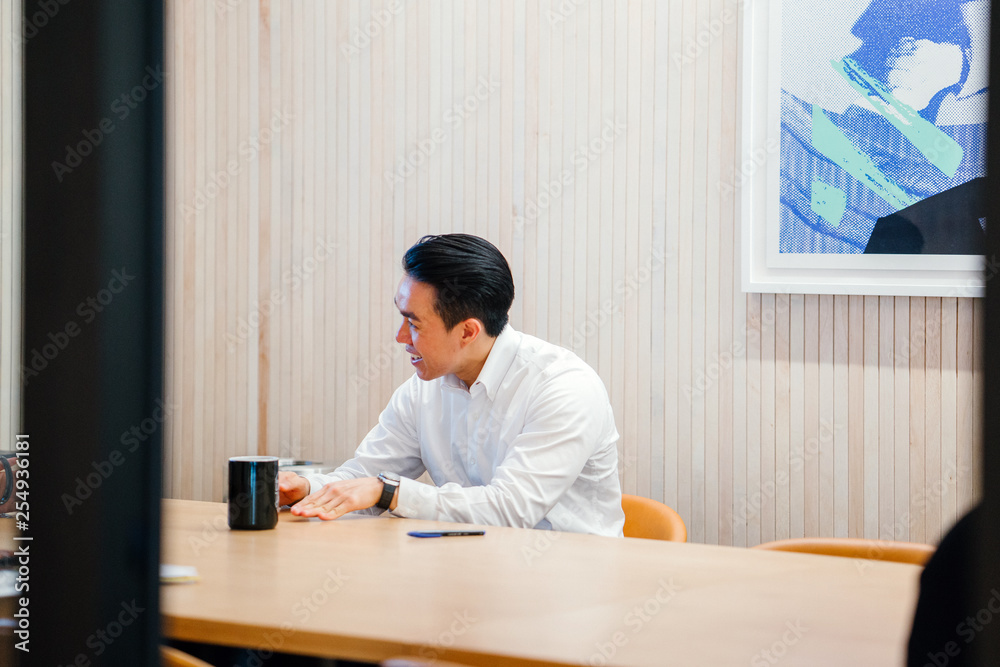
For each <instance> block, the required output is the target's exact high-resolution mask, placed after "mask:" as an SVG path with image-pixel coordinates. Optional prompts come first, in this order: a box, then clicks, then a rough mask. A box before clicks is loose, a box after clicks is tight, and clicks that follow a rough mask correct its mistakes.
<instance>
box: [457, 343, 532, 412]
mask: <svg viewBox="0 0 1000 667" xmlns="http://www.w3.org/2000/svg"><path fill="white" fill-rule="evenodd" d="M520 345H521V336H520V334H519V333H518V332H517V331H515V330H514V329H513V327H511V326H510V325H509V324H508V325H507V326H505V327H504V328H503V331H501V332H500V335H499V336H497V339H496V340H495V341H494V342H493V348H492V349H491V350H490V353H489V355H488V356H487V357H486V363H484V364H483V369H482V370H481V371H479V377H477V378H476V381H475V382H473V383H472V386H471V387H469V390H468V391H469V393H470V394H471V393H474V392H475V391H476V390H475V387H476V386H477V385H482V389H483V390H484V391H486V394H487V395H488V396H489V397H490V400H491V401H492V400H495V399H496V394H497V389H498V388H499V387H500V383H501V382H503V379H504V377H505V376H506V375H507V370H508V369H509V368H510V365H511V363H512V362H513V361H514V356H515V355H516V354H517V348H518V347H520ZM444 383H445V384H446V385H447V386H449V387H456V388H463V389H464V388H465V387H464V384H463V382H462V381H461V380H459V379H458V377H457V376H455V375H454V374H449V375H448V376H446V377H445V378H444Z"/></svg>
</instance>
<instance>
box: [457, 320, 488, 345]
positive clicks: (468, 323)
mask: <svg viewBox="0 0 1000 667" xmlns="http://www.w3.org/2000/svg"><path fill="white" fill-rule="evenodd" d="M458 326H459V327H461V331H462V338H461V340H460V344H461V346H462V347H466V346H467V345H471V344H472V343H474V342H475V341H476V340H477V339H478V338H479V336H480V335H481V334H482V333H483V331H485V329H486V328H485V327H484V326H483V323H482V322H480V321H479V320H477V319H476V318H475V317H470V318H469V319H467V320H465V321H464V322H462V323H460V324H459V325H458Z"/></svg>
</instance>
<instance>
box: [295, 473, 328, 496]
mask: <svg viewBox="0 0 1000 667" xmlns="http://www.w3.org/2000/svg"><path fill="white" fill-rule="evenodd" d="M302 477H305V478H306V481H307V482H309V493H308V494H306V495H310V496H311V495H312V494H314V493H316V492H317V491H319V490H320V489H322V488H323V486H324V485H325V484H326V483H327V482H330V481H332V480H330V479H328V478H327V477H326V475H323V476H318V475H302Z"/></svg>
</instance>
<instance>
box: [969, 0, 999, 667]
mask: <svg viewBox="0 0 1000 667" xmlns="http://www.w3.org/2000/svg"><path fill="white" fill-rule="evenodd" d="M997 35H1000V12H998V11H997V8H996V6H994V7H993V11H992V17H991V29H990V90H991V91H996V90H998V85H1000V66H998V61H1000V49H998V48H997V47H996V39H995V37H996V36H997ZM988 148H989V150H988V158H987V159H988V162H987V177H988V178H989V192H988V198H989V210H988V214H987V217H986V257H987V258H988V259H989V260H990V264H991V265H993V264H995V262H996V261H997V259H998V258H1000V104H997V98H996V93H995V92H993V95H992V96H991V99H990V111H989V144H988ZM988 275H989V274H988ZM998 283H1000V281H998V279H997V278H996V276H994V277H993V278H992V279H991V280H989V281H988V282H987V283H986V304H985V308H984V309H983V310H984V312H985V320H986V321H985V323H984V327H985V329H984V332H985V335H984V336H983V347H984V350H983V360H984V364H985V376H984V386H983V410H984V415H983V420H984V423H983V462H984V466H983V467H984V476H985V478H984V480H983V501H982V503H983V504H982V510H983V511H982V512H980V515H981V516H980V522H979V526H977V530H976V533H977V540H976V541H977V544H975V545H974V549H975V554H976V557H977V561H978V562H977V563H975V566H976V567H975V569H974V572H975V575H976V577H975V580H974V581H975V585H974V586H973V598H972V600H970V604H968V605H967V608H968V609H970V610H976V613H977V616H979V614H980V613H981V614H982V617H981V618H977V619H975V623H976V624H982V625H978V627H979V628H981V632H980V633H979V638H978V639H977V640H976V641H974V642H972V646H973V647H974V655H975V657H976V663H975V664H978V665H984V666H985V665H998V664H1000V613H994V610H996V609H997V607H998V603H1000V593H998V591H1000V347H998V345H1000V284H998ZM987 616H989V617H990V619H989V621H990V622H989V623H983V621H984V620H986V617H987Z"/></svg>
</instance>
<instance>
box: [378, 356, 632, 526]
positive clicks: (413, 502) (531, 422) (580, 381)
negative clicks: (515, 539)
mask: <svg viewBox="0 0 1000 667" xmlns="http://www.w3.org/2000/svg"><path fill="white" fill-rule="evenodd" d="M529 406H530V407H529V408H528V410H527V413H526V416H525V424H524V428H523V430H522V431H521V433H520V434H519V435H518V436H516V437H515V438H514V440H513V441H512V442H511V445H510V447H509V448H508V450H507V453H506V455H505V456H504V458H503V460H502V462H501V463H500V465H499V466H498V467H497V469H496V472H495V474H494V476H493V479H492V480H491V481H490V482H489V484H487V485H485V486H473V487H463V486H461V485H459V484H456V483H447V484H444V485H442V486H440V487H433V486H428V485H426V484H421V483H420V482H416V481H414V480H412V479H407V478H404V479H403V480H402V482H401V484H400V488H399V496H398V500H397V505H396V509H395V510H393V513H394V514H396V515H398V516H403V517H408V518H417V519H431V520H437V521H455V522H462V523H475V524H486V525H495V526H515V527H521V528H534V527H535V526H536V525H538V523H539V522H541V521H542V519H543V518H544V517H545V515H546V514H548V512H549V511H550V510H551V509H552V508H553V507H554V506H555V505H556V503H557V502H559V501H560V499H561V498H562V497H563V495H564V494H565V493H566V491H567V490H568V489H569V488H570V486H572V485H573V483H574V482H575V481H576V480H577V478H578V477H579V476H580V473H581V471H582V470H583V468H584V466H585V465H586V463H587V461H588V459H589V458H590V457H591V456H592V455H593V454H594V452H595V451H597V450H598V449H599V448H601V447H603V446H606V445H607V443H606V442H604V440H606V439H607V437H608V434H609V424H608V419H611V424H612V427H611V429H610V433H611V435H610V437H611V439H612V441H614V440H617V432H616V431H615V430H614V428H613V422H614V419H613V416H611V415H610V410H611V408H610V404H609V402H608V398H607V391H606V390H605V388H604V385H603V383H602V382H601V381H600V378H598V377H597V375H596V374H591V373H587V372H585V371H583V370H581V369H568V370H566V371H564V372H562V373H560V374H558V375H556V376H555V377H553V378H550V379H549V380H548V381H546V382H544V383H542V385H541V386H540V388H539V390H538V391H537V392H536V394H535V396H532V397H531V399H530V402H529Z"/></svg>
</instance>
